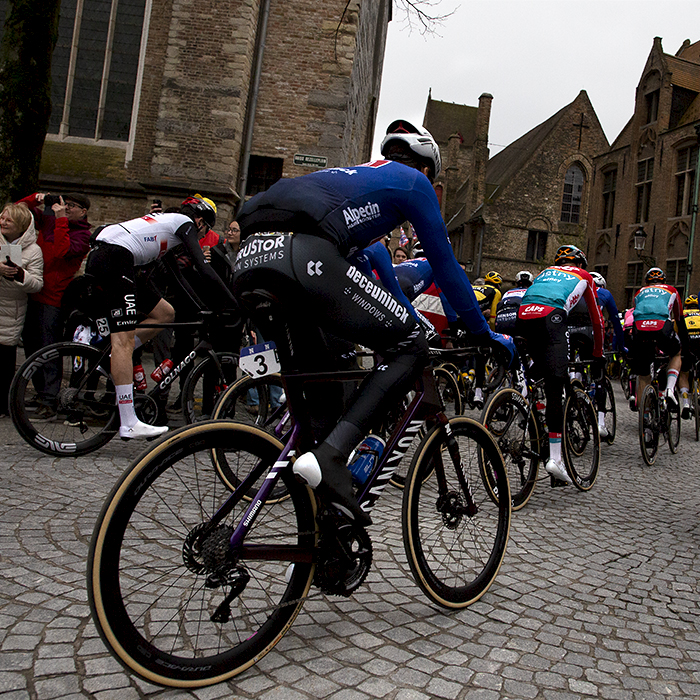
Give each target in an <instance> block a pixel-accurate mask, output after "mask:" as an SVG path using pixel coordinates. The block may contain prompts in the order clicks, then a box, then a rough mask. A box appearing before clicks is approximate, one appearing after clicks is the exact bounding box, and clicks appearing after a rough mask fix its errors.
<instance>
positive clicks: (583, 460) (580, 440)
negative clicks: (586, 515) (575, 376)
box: [561, 387, 600, 491]
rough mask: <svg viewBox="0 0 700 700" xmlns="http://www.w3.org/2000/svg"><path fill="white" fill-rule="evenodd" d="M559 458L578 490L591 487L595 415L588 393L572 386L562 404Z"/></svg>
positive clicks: (596, 452)
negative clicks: (562, 414)
mask: <svg viewBox="0 0 700 700" xmlns="http://www.w3.org/2000/svg"><path fill="white" fill-rule="evenodd" d="M561 444H562V457H563V458H564V465H565V466H566V470H567V472H568V473H569V476H570V477H571V480H572V481H573V482H574V486H576V488H577V489H579V490H580V491H588V490H589V489H591V488H592V486H593V484H594V483H595V480H596V478H597V476H598V468H599V467H600V433H599V432H598V415H597V412H596V409H595V406H594V405H593V402H592V401H591V398H590V396H588V394H587V393H586V392H585V391H583V390H581V389H579V388H577V387H574V388H572V389H571V391H570V392H568V395H567V398H566V402H565V404H564V434H563V435H562V441H561Z"/></svg>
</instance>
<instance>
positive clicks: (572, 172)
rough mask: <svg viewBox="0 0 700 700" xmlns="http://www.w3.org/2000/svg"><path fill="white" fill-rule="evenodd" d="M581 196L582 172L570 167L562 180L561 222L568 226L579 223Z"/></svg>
mask: <svg viewBox="0 0 700 700" xmlns="http://www.w3.org/2000/svg"><path fill="white" fill-rule="evenodd" d="M582 196H583V171H582V170H581V168H579V166H578V165H572V166H571V167H570V168H569V169H568V170H567V171H566V177H565V178H564V196H563V198H562V202H561V220H562V221H564V222H567V223H570V224H578V223H580V218H581V197H582Z"/></svg>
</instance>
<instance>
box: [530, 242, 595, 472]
mask: <svg viewBox="0 0 700 700" xmlns="http://www.w3.org/2000/svg"><path fill="white" fill-rule="evenodd" d="M586 266H587V260H586V256H585V254H584V253H583V251H582V250H579V249H578V248H577V247H576V246H574V245H563V246H561V247H560V248H559V249H558V250H557V252H556V253H555V255H554V266H552V267H548V268H546V269H545V270H543V271H542V272H541V273H540V274H539V275H538V276H537V277H536V278H535V280H534V282H533V283H532V286H531V287H529V288H528V289H527V291H526V292H525V294H524V296H523V299H522V302H521V304H520V308H519V309H518V330H519V331H520V332H519V335H522V336H523V337H524V338H525V340H526V342H527V347H528V350H529V354H530V357H531V358H532V360H533V361H534V363H535V367H536V369H537V370H538V372H539V374H544V391H545V397H546V401H547V405H546V409H545V419H546V421H547V426H548V428H549V459H548V460H547V464H546V465H545V469H546V471H547V473H548V474H550V475H551V476H554V477H555V478H557V479H560V480H562V481H565V482H567V483H568V484H571V483H572V481H571V478H570V477H569V474H568V473H567V471H566V468H565V466H564V464H563V462H562V456H561V439H562V431H563V426H564V412H563V404H562V399H563V395H564V388H565V387H566V385H567V383H568V381H569V375H568V362H569V331H568V326H567V317H568V315H569V312H570V311H571V309H572V308H573V307H574V306H575V305H576V304H577V302H578V301H579V300H580V299H581V298H583V299H584V303H585V306H586V310H587V312H588V314H589V316H590V319H591V333H592V341H593V342H592V347H591V349H590V351H591V354H592V356H593V360H594V361H593V368H592V374H593V378H594V380H596V381H599V380H600V379H601V378H602V374H603V369H604V360H603V319H602V317H601V315H600V309H599V308H598V303H597V301H596V295H595V294H596V293H595V283H594V282H593V279H592V277H591V276H590V275H589V274H588V273H587V272H586Z"/></svg>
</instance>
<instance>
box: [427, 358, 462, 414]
mask: <svg viewBox="0 0 700 700" xmlns="http://www.w3.org/2000/svg"><path fill="white" fill-rule="evenodd" d="M433 376H434V377H435V383H436V385H437V388H438V392H439V393H440V396H441V397H442V400H443V402H444V404H445V415H446V416H447V417H448V418H453V417H454V416H460V415H462V413H463V407H462V395H461V394H460V393H459V384H457V380H456V379H455V378H454V375H453V374H452V373H451V372H450V371H449V370H447V369H443V368H441V367H436V368H435V369H434V370H433Z"/></svg>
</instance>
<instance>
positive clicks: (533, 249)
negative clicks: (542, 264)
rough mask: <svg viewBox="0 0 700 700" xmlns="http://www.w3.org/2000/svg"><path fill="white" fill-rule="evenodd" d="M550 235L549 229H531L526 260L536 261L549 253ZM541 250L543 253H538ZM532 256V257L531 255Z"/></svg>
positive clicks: (528, 233) (528, 234) (528, 236)
mask: <svg viewBox="0 0 700 700" xmlns="http://www.w3.org/2000/svg"><path fill="white" fill-rule="evenodd" d="M548 237H549V231H542V230H540V229H530V230H529V231H528V232H527V248H526V250H525V260H527V261H528V262H534V261H536V260H542V259H544V257H545V256H546V255H547V242H548V241H547V239H548ZM539 252H541V253H542V254H541V255H537V253H539ZM531 256H532V257H531Z"/></svg>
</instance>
